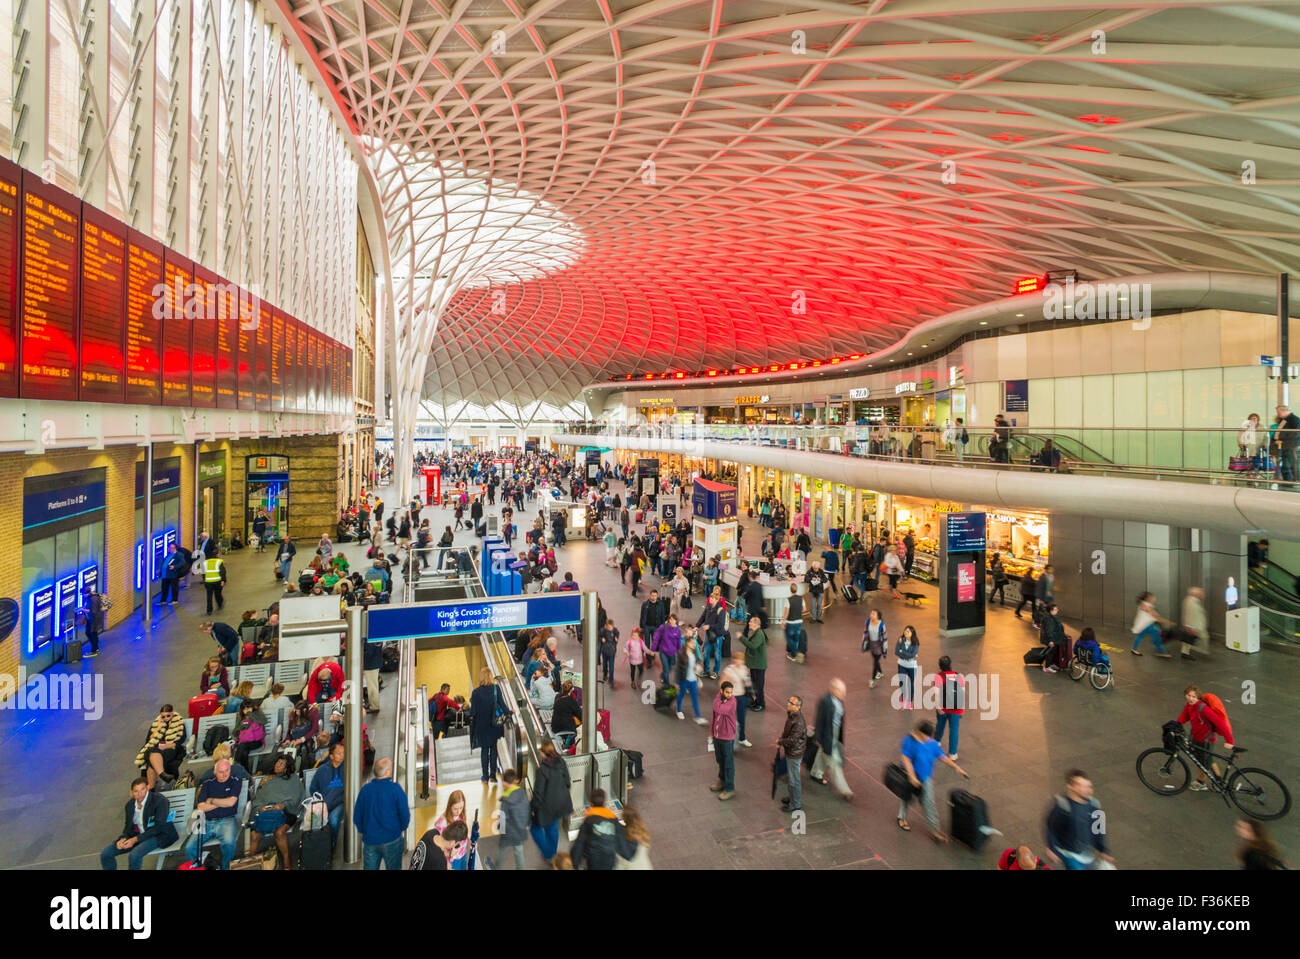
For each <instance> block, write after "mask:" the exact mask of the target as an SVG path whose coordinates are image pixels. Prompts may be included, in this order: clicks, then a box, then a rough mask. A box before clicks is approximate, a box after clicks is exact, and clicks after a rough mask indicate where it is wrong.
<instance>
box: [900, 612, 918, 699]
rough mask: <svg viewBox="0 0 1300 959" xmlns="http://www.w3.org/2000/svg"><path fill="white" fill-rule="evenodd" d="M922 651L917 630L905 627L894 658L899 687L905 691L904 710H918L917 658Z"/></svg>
mask: <svg viewBox="0 0 1300 959" xmlns="http://www.w3.org/2000/svg"><path fill="white" fill-rule="evenodd" d="M920 649H921V641H920V640H919V639H917V637H916V630H915V629H913V628H912V627H911V626H904V627H903V631H902V632H901V633H900V634H899V636H898V642H897V643H895V644H894V658H895V659H897V660H898V677H899V679H898V685H899V688H900V689H901V690H902V691H903V708H904V709H915V708H916V657H917V654H918V653H919V652H920Z"/></svg>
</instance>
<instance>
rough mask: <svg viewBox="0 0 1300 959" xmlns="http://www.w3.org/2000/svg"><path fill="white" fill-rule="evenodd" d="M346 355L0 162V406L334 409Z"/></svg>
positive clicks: (342, 403) (342, 402)
mask: <svg viewBox="0 0 1300 959" xmlns="http://www.w3.org/2000/svg"><path fill="white" fill-rule="evenodd" d="M351 368H352V354H351V350H348V349H346V348H345V347H344V346H343V344H341V343H338V342H337V341H335V340H332V339H330V338H328V337H326V336H324V335H323V334H321V333H320V332H319V331H317V330H315V329H313V328H312V327H311V326H309V325H307V324H306V323H304V322H302V321H301V320H299V319H297V318H296V317H293V316H291V315H289V314H288V313H286V312H285V311H283V310H281V309H279V308H278V307H276V306H274V305H273V304H271V303H265V302H262V301H261V300H260V299H259V298H258V297H255V296H253V295H252V294H250V293H248V292H245V291H241V290H240V289H239V287H238V286H236V285H235V284H232V283H228V282H227V281H225V280H224V279H222V278H221V277H220V276H218V275H217V274H215V273H213V272H212V271H210V270H206V269H204V268H203V267H202V266H199V265H198V264H196V263H193V262H192V261H190V260H189V259H187V258H186V257H184V256H181V255H180V254H179V253H177V252H176V251H174V250H169V249H167V248H166V247H165V246H164V245H163V244H161V243H158V242H156V241H155V240H153V239H152V238H150V237H148V236H146V235H144V234H141V233H139V232H137V231H136V230H133V229H130V228H129V227H127V226H126V224H124V223H123V222H121V221H120V220H117V219H115V218H114V217H112V216H109V215H108V214H107V213H105V212H103V211H102V210H98V209H96V208H94V207H92V206H89V205H88V204H84V203H82V202H81V201H80V200H78V199H77V198H76V197H75V196H72V195H71V194H69V193H66V192H64V191H63V190H60V189H59V188H58V187H55V186H53V185H51V184H49V183H46V182H45V181H43V180H41V179H40V178H39V177H36V176H34V175H32V174H31V173H28V172H27V171H24V170H22V169H21V168H20V167H18V166H17V165H15V164H13V163H11V162H10V161H8V160H4V159H3V158H0V398H3V397H11V398H12V397H21V398H26V399H43V400H62V401H68V402H75V401H77V400H81V401H85V402H98V403H131V404H139V405H143V406H160V405H164V406H195V407H201V408H213V407H216V408H220V409H246V410H254V409H256V410H262V411H266V412H306V413H330V412H342V411H344V410H345V409H346V407H347V402H346V401H347V398H348V397H349V396H350V395H351V393H350V390H349V383H350V381H351Z"/></svg>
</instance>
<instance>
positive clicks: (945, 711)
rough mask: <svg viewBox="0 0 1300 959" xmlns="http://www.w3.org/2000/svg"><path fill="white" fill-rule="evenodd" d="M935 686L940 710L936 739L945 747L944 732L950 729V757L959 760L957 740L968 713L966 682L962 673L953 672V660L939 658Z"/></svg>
mask: <svg viewBox="0 0 1300 959" xmlns="http://www.w3.org/2000/svg"><path fill="white" fill-rule="evenodd" d="M934 685H935V686H937V687H938V689H939V709H938V714H937V715H936V716H935V724H934V738H935V741H936V742H938V743H939V745H940V746H942V745H943V731H944V729H945V727H946V728H950V729H951V730H952V731H951V732H950V733H949V734H948V755H949V757H950V758H952V759H956V758H957V740H958V737H959V736H960V735H961V717H962V713H964V712H965V711H966V680H965V679H964V678H963V677H962V675H961V674H960V673H955V672H953V670H952V659H951V658H950V657H948V656H940V657H939V672H938V673H937V674H936V675H935V677H934Z"/></svg>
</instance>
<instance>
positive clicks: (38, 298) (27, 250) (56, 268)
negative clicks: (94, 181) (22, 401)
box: [19, 171, 81, 402]
mask: <svg viewBox="0 0 1300 959" xmlns="http://www.w3.org/2000/svg"><path fill="white" fill-rule="evenodd" d="M22 236H23V246H22V266H21V269H20V275H21V277H22V325H21V344H20V347H19V350H20V356H21V359H22V379H21V384H20V387H19V392H20V394H21V395H22V396H23V397H24V398H26V399H34V400H66V401H69V402H72V401H75V400H76V399H77V378H76V371H77V287H78V282H77V281H78V279H79V273H80V268H79V262H80V260H79V255H78V251H79V246H80V243H79V241H80V237H81V203H80V202H79V201H78V200H77V198H76V197H74V196H72V195H71V194H69V193H65V192H64V191H63V190H60V189H59V188H58V187H56V186H53V185H51V184H48V183H43V182H41V179H40V178H39V177H37V176H35V175H34V174H31V173H28V172H26V171H24V173H23V234H22Z"/></svg>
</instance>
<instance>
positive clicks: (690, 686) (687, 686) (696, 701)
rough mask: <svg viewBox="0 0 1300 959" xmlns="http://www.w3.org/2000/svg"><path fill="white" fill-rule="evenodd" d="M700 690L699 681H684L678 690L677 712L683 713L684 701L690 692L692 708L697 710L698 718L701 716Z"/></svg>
mask: <svg viewBox="0 0 1300 959" xmlns="http://www.w3.org/2000/svg"><path fill="white" fill-rule="evenodd" d="M699 690H700V684H699V682H698V681H696V680H693V679H685V680H682V685H681V687H680V688H678V690H677V711H678V712H679V713H680V712H681V711H682V700H683V699H685V698H686V693H687V692H688V691H689V692H690V694H691V706H693V707H694V708H695V715H696V716H698V715H699V714H700V695H699Z"/></svg>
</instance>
